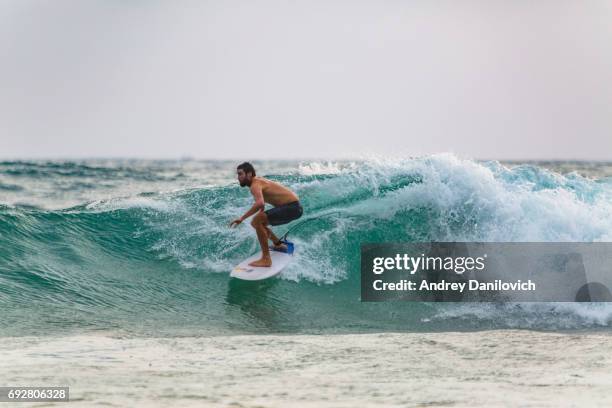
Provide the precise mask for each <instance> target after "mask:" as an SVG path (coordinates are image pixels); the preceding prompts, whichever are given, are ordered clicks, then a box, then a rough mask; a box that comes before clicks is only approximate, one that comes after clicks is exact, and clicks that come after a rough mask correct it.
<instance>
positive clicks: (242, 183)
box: [240, 181, 251, 187]
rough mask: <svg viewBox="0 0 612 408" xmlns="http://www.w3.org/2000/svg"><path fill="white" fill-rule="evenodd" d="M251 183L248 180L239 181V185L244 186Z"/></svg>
mask: <svg viewBox="0 0 612 408" xmlns="http://www.w3.org/2000/svg"><path fill="white" fill-rule="evenodd" d="M250 185H251V183H249V182H248V181H241V182H240V187H246V186H250Z"/></svg>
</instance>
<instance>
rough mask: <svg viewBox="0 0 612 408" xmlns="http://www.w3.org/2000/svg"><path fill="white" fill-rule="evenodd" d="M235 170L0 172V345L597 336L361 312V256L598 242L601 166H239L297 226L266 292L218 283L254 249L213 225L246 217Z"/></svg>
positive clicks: (458, 307)
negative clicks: (285, 261) (289, 208)
mask: <svg viewBox="0 0 612 408" xmlns="http://www.w3.org/2000/svg"><path fill="white" fill-rule="evenodd" d="M236 164H237V162H233V161H197V160H181V161H147V160H81V161H25V160H22V161H5V162H0V308H1V310H2V312H1V313H2V319H1V321H0V335H45V334H53V333H67V332H68V333H71V332H89V331H113V332H119V333H124V334H126V335H136V336H149V335H151V336H153V335H154V336H159V335H170V336H186V335H199V334H207V335H208V334H233V333H287V332H288V333H341V332H342V333H344V332H380V331H388V330H394V331H398V330H399V331H448V330H475V329H491V328H530V329H543V330H567V329H572V330H581V329H603V330H607V329H609V328H610V327H612V305H606V304H590V305H586V304H573V303H566V304H511V305H496V304H430V303H378V304H365V303H361V302H360V300H359V296H360V280H359V246H360V243H362V242H406V241H429V240H438V241H583V242H593V241H611V240H612V164H610V163H584V162H541V163H522V164H521V163H499V162H497V161H473V160H466V159H460V158H457V157H455V156H453V155H450V154H441V155H434V156H427V157H418V158H403V159H401V158H400V159H385V160H382V159H368V160H363V161H299V162H289V161H264V162H254V164H255V166H256V169H257V170H258V174H259V175H263V176H265V177H269V178H271V179H274V180H277V181H279V182H282V183H284V184H286V185H288V186H289V187H291V188H292V189H293V190H294V191H295V192H296V193H297V194H298V195H299V196H300V198H301V201H302V204H303V207H304V216H303V217H302V219H301V220H300V221H302V220H305V219H313V220H312V221H309V222H307V223H304V224H303V225H301V226H300V227H298V228H296V229H295V231H294V232H293V233H292V234H291V238H292V239H293V241H294V242H295V243H296V246H297V248H298V251H299V252H297V253H296V259H295V261H294V262H293V263H292V264H291V265H290V267H288V268H287V269H286V271H285V272H284V273H283V275H282V276H281V278H280V279H275V280H270V281H265V282H259V283H249V282H237V281H233V280H230V279H229V278H228V271H229V269H230V268H231V267H232V266H233V265H235V264H236V263H238V262H239V261H240V260H242V259H243V258H245V257H247V256H248V255H250V254H252V253H254V252H255V251H256V250H257V248H258V246H257V240H256V238H255V234H254V232H253V230H252V228H251V227H250V225H249V224H248V223H244V225H241V226H240V227H239V228H238V229H229V228H228V227H227V225H228V223H229V222H230V221H231V220H232V219H234V218H236V217H237V216H239V215H241V214H242V213H244V212H245V211H246V210H247V209H248V208H249V206H250V205H251V203H252V199H251V197H250V195H249V192H248V190H247V189H245V188H240V187H239V185H238V183H237V181H236V180H235V176H234V171H235V166H236ZM294 225H296V223H292V224H289V225H286V226H280V227H277V228H276V231H277V233H284V232H285V231H287V229H288V228H291V227H292V226H294Z"/></svg>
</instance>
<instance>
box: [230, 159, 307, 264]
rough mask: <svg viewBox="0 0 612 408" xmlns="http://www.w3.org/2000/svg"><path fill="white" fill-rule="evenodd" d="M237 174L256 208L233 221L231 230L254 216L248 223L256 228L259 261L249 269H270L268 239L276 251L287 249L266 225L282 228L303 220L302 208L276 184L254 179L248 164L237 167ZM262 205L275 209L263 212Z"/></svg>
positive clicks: (290, 194)
mask: <svg viewBox="0 0 612 408" xmlns="http://www.w3.org/2000/svg"><path fill="white" fill-rule="evenodd" d="M237 170H238V181H239V182H240V187H245V186H249V187H250V189H251V194H253V197H254V198H255V204H253V206H252V207H251V208H250V209H249V211H247V212H246V213H245V214H244V215H243V216H242V217H240V218H238V219H236V220H234V221H232V222H231V223H230V227H233V226H235V225H238V224H240V223H241V222H242V221H244V220H245V219H247V218H249V217H250V216H251V215H253V214H255V213H257V215H256V216H255V217H253V220H251V225H252V226H253V228H255V231H256V232H257V239H258V240H259V245H261V259H258V260H257V261H253V262H251V263H249V265H251V266H272V258H271V257H270V248H269V247H268V239H270V240H272V243H273V244H274V248H275V249H282V248H284V249H286V246H285V244H282V243H281V242H280V240H279V239H278V238H277V237H276V235H274V233H272V230H271V229H270V228H269V227H268V225H282V224H286V223H288V222H290V221H293V220H297V219H298V218H300V217H301V216H302V206H301V205H300V202H299V198H298V196H297V195H296V194H295V193H294V192H293V191H291V190H289V189H288V188H287V187H285V186H283V185H282V184H280V183H277V182H275V181H272V180H268V179H265V178H263V177H257V176H256V175H255V169H254V168H253V166H252V165H251V163H248V162H244V163H242V164H241V165H239V166H238V168H237ZM265 203H268V204H272V205H273V206H274V208H271V209H269V210H267V211H264V205H265Z"/></svg>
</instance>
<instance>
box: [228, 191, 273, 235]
mask: <svg viewBox="0 0 612 408" xmlns="http://www.w3.org/2000/svg"><path fill="white" fill-rule="evenodd" d="M251 193H252V194H253V198H255V203H254V204H253V206H252V207H251V208H250V209H249V211H247V212H246V213H244V215H243V216H242V217H240V218H238V219H237V220H234V221H232V222H231V223H230V227H232V226H233V225H234V224H235V225H238V224H240V223H241V222H242V221H244V220H246V219H247V218H249V217H250V216H251V215H253V214H255V213H256V212H257V211H261V210H263V209H264V208H265V202H264V198H263V192H262V191H261V185H260V184H259V183H257V184H256V185H254V186H251Z"/></svg>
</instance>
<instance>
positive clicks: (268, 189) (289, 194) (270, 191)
mask: <svg viewBox="0 0 612 408" xmlns="http://www.w3.org/2000/svg"><path fill="white" fill-rule="evenodd" d="M255 183H259V185H261V192H262V194H263V198H264V201H265V202H266V203H268V204H272V205H273V206H275V207H278V206H279V205H285V204H288V203H291V202H293V201H298V200H299V198H298V196H297V195H296V194H295V193H294V192H293V191H291V190H289V189H288V188H287V187H285V186H283V185H282V184H280V183H277V182H275V181H272V180H268V179H265V178H263V177H253V181H252V184H251V187H253V185H255Z"/></svg>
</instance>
